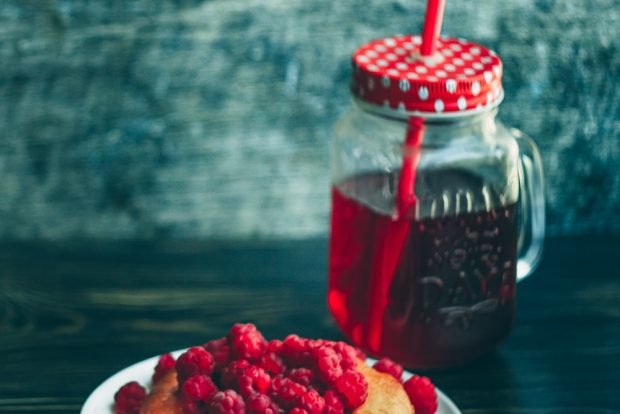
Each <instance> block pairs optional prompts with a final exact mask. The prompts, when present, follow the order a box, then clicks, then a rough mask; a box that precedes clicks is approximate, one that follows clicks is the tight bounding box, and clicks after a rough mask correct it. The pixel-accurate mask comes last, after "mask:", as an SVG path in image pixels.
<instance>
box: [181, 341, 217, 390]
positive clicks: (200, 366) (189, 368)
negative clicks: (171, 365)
mask: <svg viewBox="0 0 620 414" xmlns="http://www.w3.org/2000/svg"><path fill="white" fill-rule="evenodd" d="M214 367H215V363H214V362H213V357H212V356H211V354H210V353H209V351H207V350H206V349H204V348H202V347H198V346H196V347H193V348H190V349H189V350H187V351H186V352H185V353H184V354H182V355H181V356H180V357H179V359H178V360H177V363H176V368H177V374H178V376H179V382H183V381H185V380H186V379H187V378H189V377H191V376H192V375H196V374H203V375H207V376H210V375H211V373H213V368H214Z"/></svg>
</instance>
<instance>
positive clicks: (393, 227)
mask: <svg viewBox="0 0 620 414" xmlns="http://www.w3.org/2000/svg"><path fill="white" fill-rule="evenodd" d="M444 7H445V0H428V4H427V6H426V16H425V18H424V28H423V30H422V45H421V47H420V55H422V56H433V55H434V54H435V50H436V47H437V39H438V38H439V33H440V32H441V22H442V20H443V11H444ZM423 139H424V120H423V119H421V118H415V117H412V118H410V119H409V120H408V124H407V133H406V136H405V145H404V148H403V165H402V168H401V171H400V178H399V181H398V189H397V193H396V210H397V217H396V219H395V220H394V221H392V222H391V223H390V225H389V226H387V227H386V228H385V230H384V231H382V232H379V234H375V246H376V249H375V251H374V252H373V260H372V267H373V269H372V275H373V276H372V279H371V281H370V291H369V308H368V326H367V332H366V338H367V344H368V347H369V348H370V351H372V352H374V353H375V354H379V351H380V349H381V338H382V336H383V322H384V315H385V312H386V310H387V306H388V303H389V291H390V286H391V285H392V280H393V279H394V273H395V272H396V270H397V268H398V263H399V262H400V257H401V254H402V253H403V248H404V247H405V244H406V243H407V239H408V235H409V230H410V221H409V218H410V217H411V214H415V204H416V202H417V200H416V197H415V178H416V172H417V169H418V162H419V161H420V146H421V144H422V141H423Z"/></svg>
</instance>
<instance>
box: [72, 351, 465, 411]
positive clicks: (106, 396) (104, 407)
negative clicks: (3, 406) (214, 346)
mask: <svg viewBox="0 0 620 414" xmlns="http://www.w3.org/2000/svg"><path fill="white" fill-rule="evenodd" d="M187 349H188V348H184V349H179V350H176V351H172V352H170V353H171V354H172V355H173V356H174V357H175V358H177V357H178V356H179V355H180V354H182V353H183V352H185V351H186V350H187ZM159 357H160V355H156V356H153V357H150V358H146V359H144V360H142V361H139V362H136V363H134V364H131V365H129V366H127V367H125V368H123V369H121V370H120V371H117V372H115V373H114V374H112V375H110V376H109V377H108V378H106V379H105V380H104V381H103V382H101V383H100V384H99V385H98V386H97V387H96V388H95V389H94V390H93V391H92V392H91V393H90V394H89V395H88V397H87V398H86V400H85V401H84V404H83V405H82V409H81V410H80V413H81V414H112V401H113V399H114V393H115V392H116V391H117V390H118V388H120V387H121V386H122V385H123V384H125V383H127V382H129V381H132V379H131V378H132V375H133V376H136V377H140V378H144V377H145V376H146V372H143V371H145V370H146V369H147V368H148V369H149V373H150V372H151V371H152V370H153V369H154V368H155V365H156V364H157V361H158V359H159ZM374 362H376V359H374V358H366V363H367V364H369V365H371V364H372V363H374ZM411 375H413V374H412V373H411V372H410V371H408V370H404V372H403V376H405V377H407V378H408V377H410V376H411ZM148 377H150V375H149V376H148ZM135 381H138V379H135ZM138 382H140V383H141V384H142V385H145V384H143V383H142V381H138ZM435 389H436V391H437V400H438V403H439V407H442V406H444V407H445V408H446V409H448V410H449V411H448V412H445V413H444V412H440V411H438V412H437V414H462V413H461V410H459V408H458V407H457V406H456V404H455V403H454V402H453V401H452V400H451V399H450V397H448V396H447V395H446V394H445V393H444V392H443V391H441V390H440V389H439V388H435ZM106 400H108V403H102V402H101V401H106Z"/></svg>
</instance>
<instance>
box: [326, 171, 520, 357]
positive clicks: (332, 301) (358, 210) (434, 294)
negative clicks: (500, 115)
mask: <svg viewBox="0 0 620 414" xmlns="http://www.w3.org/2000/svg"><path fill="white" fill-rule="evenodd" d="M442 175H443V180H444V181H446V182H449V180H450V178H451V176H452V178H453V181H454V176H455V175H458V176H459V180H460V181H463V177H464V176H466V175H464V174H462V173H461V174H458V173H454V172H453V173H452V174H442ZM388 179H389V178H387V177H381V175H377V174H374V175H373V174H367V175H360V176H355V177H352V178H349V179H347V180H345V181H344V182H342V183H339V184H338V185H336V186H334V187H333V189H332V200H333V201H332V220H331V241H330V254H329V257H330V259H329V293H328V303H329V308H330V310H331V312H332V314H333V316H334V318H335V320H336V322H337V323H338V325H339V326H340V328H341V329H342V331H343V332H344V333H345V334H346V335H347V336H348V337H349V338H350V339H351V340H352V341H353V342H354V343H355V344H356V345H358V346H361V347H363V348H365V349H367V350H369V351H371V352H372V353H374V354H377V355H387V356H389V357H391V358H393V359H395V360H398V361H400V362H402V363H403V364H405V365H407V366H411V367H416V368H429V367H441V366H448V365H452V364H456V363H459V362H462V361H465V360H468V359H471V358H474V357H476V356H478V355H480V354H482V353H485V352H486V351H488V350H489V349H491V348H493V347H494V346H495V345H496V344H497V343H499V342H500V341H501V339H503V338H504V337H505V336H506V335H507V334H508V332H509V331H510V328H511V326H512V321H513V318H514V294H515V279H516V250H517V248H516V241H517V222H516V204H515V203H511V204H509V205H507V206H499V207H494V208H492V209H490V210H489V211H479V212H464V213H462V214H458V215H446V216H442V217H429V218H423V219H416V218H404V219H398V218H395V217H393V216H391V215H389V214H385V212H381V211H377V210H374V209H373V208H372V207H371V206H368V205H365V204H363V203H361V202H360V201H358V200H355V199H354V198H351V197H350V196H347V194H346V193H347V190H348V189H351V188H355V189H356V191H358V192H359V191H362V192H363V191H364V190H363V189H364V188H367V189H368V191H373V190H374V189H376V188H377V183H378V182H380V181H385V180H388ZM439 180H442V179H441V178H440V179H439ZM472 187H475V186H472ZM395 220H408V221H409V223H407V224H408V231H407V235H406V239H405V241H404V244H403V245H402V246H392V245H390V241H389V240H388V239H386V238H385V237H384V235H385V234H386V232H389V230H387V229H389V228H390V227H391V226H394V221H395ZM400 243H402V242H399V244H400ZM390 249H400V250H401V251H400V255H399V257H398V261H397V264H396V267H395V271H394V274H393V275H392V279H391V285H390V286H389V288H388V292H389V293H388V302H387V307H386V310H385V312H384V313H383V316H382V319H383V320H382V333H381V339H380V342H379V347H378V348H377V349H372V345H371V343H370V341H369V337H370V336H371V332H369V329H372V327H371V326H370V325H369V323H368V322H369V318H370V313H371V312H372V311H373V309H370V306H372V295H373V294H375V292H373V290H372V281H373V280H375V279H376V278H377V277H382V276H383V275H376V274H373V272H377V266H375V265H373V262H374V261H376V260H379V258H380V257H381V256H382V255H383V254H384V251H385V250H390Z"/></svg>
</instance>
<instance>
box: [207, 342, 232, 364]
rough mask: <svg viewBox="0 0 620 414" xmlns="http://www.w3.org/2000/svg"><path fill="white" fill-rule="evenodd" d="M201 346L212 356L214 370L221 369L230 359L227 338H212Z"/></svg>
mask: <svg viewBox="0 0 620 414" xmlns="http://www.w3.org/2000/svg"><path fill="white" fill-rule="evenodd" d="M203 347H204V348H205V349H206V350H207V351H209V352H210V353H211V355H212V356H213V360H214V361H215V368H216V370H219V369H222V368H223V367H225V366H226V365H227V364H228V361H229V359H230V346H229V345H228V339H226V338H220V339H213V340H211V341H209V342H207V343H206V344H204V345H203Z"/></svg>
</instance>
